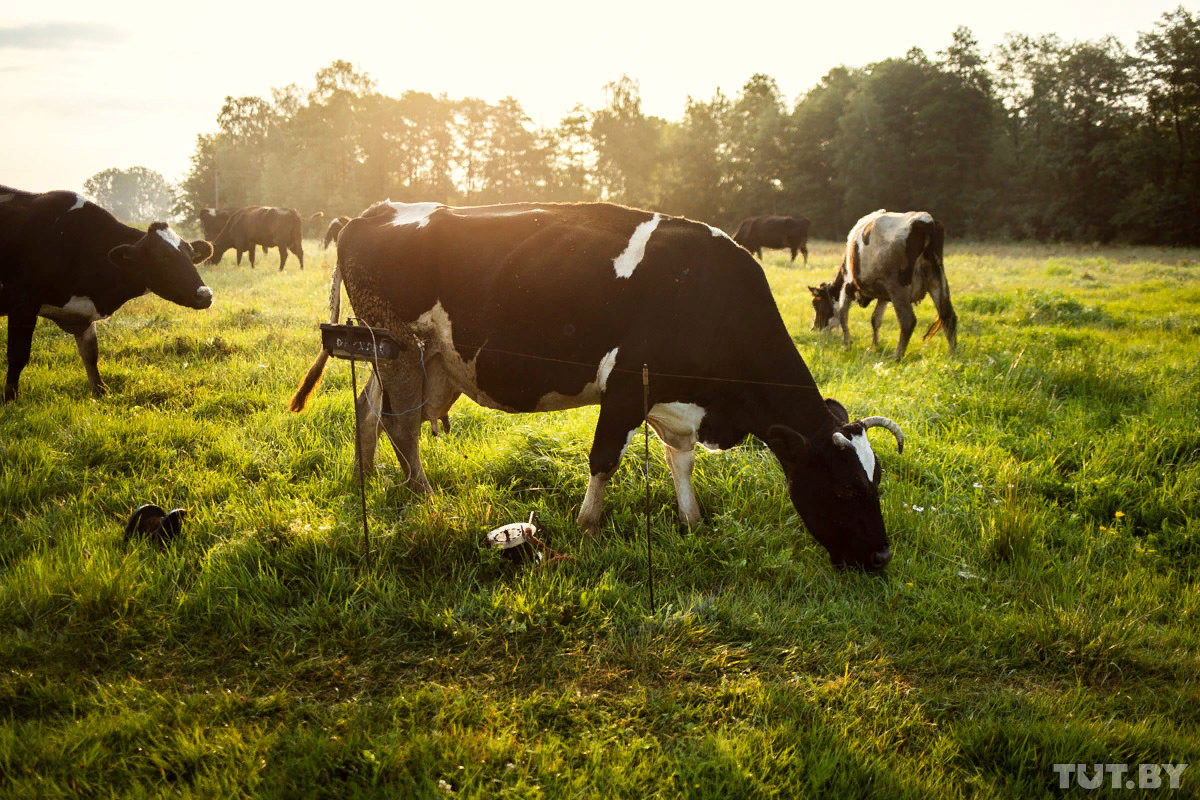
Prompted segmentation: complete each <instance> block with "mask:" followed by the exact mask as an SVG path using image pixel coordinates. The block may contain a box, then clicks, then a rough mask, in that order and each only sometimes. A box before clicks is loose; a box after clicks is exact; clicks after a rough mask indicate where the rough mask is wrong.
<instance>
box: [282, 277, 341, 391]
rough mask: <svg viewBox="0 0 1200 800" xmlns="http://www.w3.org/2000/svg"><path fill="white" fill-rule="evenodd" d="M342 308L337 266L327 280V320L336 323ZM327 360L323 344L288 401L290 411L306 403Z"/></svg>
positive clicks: (319, 380)
mask: <svg viewBox="0 0 1200 800" xmlns="http://www.w3.org/2000/svg"><path fill="white" fill-rule="evenodd" d="M341 310H342V273H341V271H340V270H339V269H338V268H337V267H334V268H333V276H332V277H331V278H330V280H329V321H330V322H331V323H333V324H336V323H337V321H338V317H339V316H340V315H341ZM328 362H329V351H328V350H326V349H325V347H324V346H322V347H321V352H319V353H317V359H316V361H314V362H313V365H312V366H311V367H309V368H308V372H307V373H306V374H305V375H304V380H303V381H301V382H300V386H299V388H297V389H296V393H295V394H294V395H292V399H291V401H289V402H288V408H290V409H291V410H292V411H296V412H300V411H303V410H304V407H305V406H306V405H308V397H309V395H311V394H312V393H313V391H314V390H315V389H316V388H317V384H319V383H320V382H321V377H322V376H323V375H324V374H325V365H326V364H327V363H328Z"/></svg>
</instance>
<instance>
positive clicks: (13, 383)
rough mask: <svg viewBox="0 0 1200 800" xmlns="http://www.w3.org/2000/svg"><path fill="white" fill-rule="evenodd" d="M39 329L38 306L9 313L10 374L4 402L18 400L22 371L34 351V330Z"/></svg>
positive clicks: (7, 378) (5, 383) (13, 309)
mask: <svg viewBox="0 0 1200 800" xmlns="http://www.w3.org/2000/svg"><path fill="white" fill-rule="evenodd" d="M36 327H37V306H27V307H23V308H18V307H10V308H9V311H8V373H7V374H6V375H5V378H4V401H5V402H9V401H11V400H16V399H17V384H18V383H19V382H20V380H21V370H23V369H25V365H26V364H28V363H29V353H30V351H31V350H32V349H33V329H34V328H36Z"/></svg>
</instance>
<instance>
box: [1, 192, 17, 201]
mask: <svg viewBox="0 0 1200 800" xmlns="http://www.w3.org/2000/svg"><path fill="white" fill-rule="evenodd" d="M14 197H16V195H15V194H12V193H9V194H0V203H7V202H8V201H9V200H12V199H13V198H14Z"/></svg>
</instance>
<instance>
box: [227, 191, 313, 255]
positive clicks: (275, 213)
mask: <svg viewBox="0 0 1200 800" xmlns="http://www.w3.org/2000/svg"><path fill="white" fill-rule="evenodd" d="M319 213H320V212H318V214H314V215H313V217H316V216H318V215H319ZM311 218H312V217H310V219H311ZM304 221H305V220H304V219H303V218H302V217H301V216H300V212H299V211H297V210H296V209H294V208H276V207H274V206H248V207H247V208H239V209H238V210H237V211H235V212H233V214H232V215H231V216H230V217H229V221H228V222H226V223H225V227H224V228H222V229H221V232H220V233H219V234H218V235H217V238H216V239H214V240H213V243H212V244H213V255H212V260H213V262H214V263H215V262H217V261H220V260H221V256H223V255H225V252H226V251H227V250H230V249H232V250H234V251H235V252H236V253H237V263H238V265H239V266H240V265H241V263H242V253H249V255H250V266H251V267H253V266H254V248H255V247H256V246H258V245H261V246H262V249H263V252H264V253H265V252H266V251H267V248H269V247H278V248H279V268H280V269H281V270H282V269H283V267H284V265H286V264H287V257H288V251H289V250H291V251H292V252H293V253H295V254H296V257H297V258H299V259H300V269H304V236H303V232H302V228H303V225H304Z"/></svg>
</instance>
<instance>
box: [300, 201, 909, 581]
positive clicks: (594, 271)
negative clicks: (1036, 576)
mask: <svg viewBox="0 0 1200 800" xmlns="http://www.w3.org/2000/svg"><path fill="white" fill-rule="evenodd" d="M338 271H339V272H340V274H341V278H342V280H344V281H345V284H346V290H347V293H348V294H349V297H350V301H351V303H352V304H353V306H354V310H355V313H356V314H357V315H358V317H359V318H360V319H361V320H363V321H364V322H366V323H367V324H369V325H372V326H378V327H382V328H387V329H389V330H391V331H393V332H394V333H396V334H398V335H399V336H400V337H401V338H409V339H413V338H415V339H416V340H419V341H420V342H421V343H422V347H417V346H415V345H410V346H409V347H408V349H407V350H406V353H407V356H406V357H405V358H402V359H401V360H397V361H387V362H382V363H381V364H380V365H379V366H380V378H381V381H382V384H383V390H384V392H385V394H386V397H387V400H388V406H389V407H388V409H385V410H387V411H390V412H391V415H389V416H385V417H384V419H383V425H384V427H385V428H386V429H387V431H388V433H389V434H390V437H391V439H392V440H393V442H394V444H395V446H396V447H397V450H398V451H399V452H400V453H401V456H402V457H401V459H400V461H401V465H402V467H403V468H404V469H405V471H406V472H407V473H408V476H409V485H410V486H411V487H412V488H413V489H415V490H417V491H420V492H428V491H430V488H429V483H428V481H427V479H426V477H425V474H424V471H423V470H422V468H421V461H420V453H419V451H418V447H417V442H418V434H419V432H420V426H421V422H422V420H423V419H429V418H436V417H437V416H438V415H439V413H440V412H441V411H442V410H443V409H444V408H446V407H447V406H445V405H444V404H445V403H446V402H447V401H448V400H449V401H451V402H452V398H453V397H454V396H456V393H457V392H462V393H464V394H466V395H467V396H468V397H470V398H471V399H472V400H474V401H476V402H477V403H479V404H481V405H484V406H487V407H489V408H497V409H502V410H505V411H509V412H532V411H554V410H558V409H566V408H574V407H577V406H584V405H592V404H597V403H598V404H599V405H600V415H599V420H598V422H597V424H596V433H595V437H594V440H593V442H592V450H591V456H590V459H589V462H590V467H591V480H590V481H589V483H588V488H587V493H586V495H585V497H584V499H583V503H582V506H581V508H580V511H579V523H580V525H581V526H582V527H583V528H585V529H589V530H595V529H596V528H597V527H598V526H599V524H600V519H601V513H602V511H603V506H604V491H605V486H606V484H607V483H608V480H609V477H610V476H611V475H612V474H613V472H614V471H615V470H616V468H617V465H618V463H619V462H620V459H621V456H622V454H623V453H624V451H625V449H626V447H627V446H628V445H629V443H630V441H631V439H632V438H633V435H634V431H635V430H636V429H637V428H638V427H639V425H640V424H641V421H642V416H643V406H642V403H643V397H642V389H643V386H642V366H643V365H647V367H648V368H649V375H650V378H649V422H650V425H651V426H652V427H653V428H654V430H655V432H656V433H657V434H658V436H659V438H661V439H662V441H663V443H664V445H665V449H666V457H667V463H668V465H669V467H670V469H671V474H672V477H673V478H674V482H675V490H676V494H677V497H678V500H679V516H680V518H681V519H682V520H683V521H684V522H686V523H688V524H693V523H696V522H698V521H699V520H700V507H699V505H698V504H697V502H696V498H695V495H694V493H693V491H692V482H691V474H692V468H693V465H694V463H695V452H694V446H695V445H696V444H697V443H700V444H702V445H704V446H705V447H706V448H709V449H727V448H730V447H733V446H734V445H736V444H738V443H739V442H741V441H742V440H743V439H745V438H746V436H747V435H753V436H756V437H758V438H759V439H761V440H763V441H764V442H766V444H767V445H768V446H769V447H770V448H771V450H772V451H773V452H774V453H775V455H776V456H777V457H778V459H779V462H780V464H781V465H782V467H783V470H784V474H785V475H786V477H787V482H788V489H789V492H790V494H791V498H792V502H793V504H794V505H795V507H796V510H797V511H798V512H799V514H800V517H801V518H802V519H803V520H804V523H805V525H806V526H807V527H808V530H809V531H810V532H811V533H812V534H813V536H815V537H816V539H817V541H818V542H820V543H821V544H822V545H823V546H824V547H825V548H826V550H828V552H829V554H830V556H831V558H832V560H833V562H834V563H835V564H837V565H839V566H843V565H852V566H858V567H862V568H864V569H867V570H878V569H880V568H882V567H883V566H884V565H885V564H886V563H887V562H888V559H890V558H891V550H890V549H889V546H888V539H887V534H886V532H885V530H884V523H883V515H882V513H881V512H880V507H879V479H880V465H879V460H878V459H877V458H876V457H875V454H874V453H873V452H872V450H871V445H870V444H869V443H868V441H867V436H866V431H867V429H868V428H870V427H872V426H876V425H878V426H883V427H886V428H887V429H888V430H890V431H892V433H893V434H894V435H895V436H896V439H897V443H898V445H901V446H902V445H903V436H902V434H901V433H900V429H899V427H898V426H897V425H896V424H895V423H893V422H891V421H890V420H886V419H883V418H882V417H869V418H867V419H864V420H858V421H854V422H851V421H850V419H849V417H848V415H847V414H846V412H845V410H844V409H843V408H842V406H841V405H839V404H837V402H836V401H833V400H828V401H827V400H825V399H824V398H822V397H821V394H820V392H819V391H818V390H817V387H816V385H815V383H814V382H813V378H812V375H811V374H810V373H809V370H808V367H807V365H805V363H804V360H803V359H802V358H801V357H800V354H799V353H798V352H797V351H796V347H795V345H794V344H793V343H792V339H791V336H790V335H789V334H788V331H787V328H786V327H785V326H784V323H783V319H782V318H781V317H780V314H779V310H778V309H777V308H776V306H775V301H774V299H773V297H772V296H771V290H770V287H769V286H768V285H767V280H766V277H765V275H764V274H763V271H762V268H761V267H760V266H759V265H758V263H757V262H756V261H755V260H754V258H753V257H751V256H750V255H749V254H748V253H747V252H746V251H745V250H743V249H742V248H741V247H739V246H737V245H736V244H734V243H733V241H732V240H730V239H729V237H728V236H726V235H725V234H724V233H722V232H721V231H719V230H717V229H715V228H712V227H709V226H707V225H703V224H701V223H697V222H692V221H690V220H686V219H682V218H678V217H668V216H664V215H661V214H654V213H650V212H647V211H639V210H635V209H632V208H624V207H621V206H615V205H607V204H577V205H576V204H545V205H534V204H528V203H523V204H515V205H502V206H485V207H478V208H449V207H446V206H442V205H439V204H436V203H420V204H400V203H379V204H377V205H374V206H372V207H371V208H369V209H367V211H365V212H364V213H363V215H362V216H360V217H357V218H355V219H352V220H351V221H350V222H349V224H347V225H346V227H345V228H344V229H343V230H342V233H341V236H340V237H339V239H338ZM335 280H336V278H335ZM326 355H327V354H326V353H325V352H324V351H322V353H321V354H320V355H319V356H318V358H317V362H316V363H315V364H314V365H313V368H312V369H310V370H309V373H308V375H307V376H306V377H305V379H304V381H303V382H302V384H301V385H300V387H299V388H298V389H297V391H296V395H295V396H294V397H293V398H292V403H291V406H292V409H293V410H296V411H299V410H301V409H302V408H303V406H304V403H305V402H306V400H307V397H308V395H309V394H310V393H311V392H312V389H313V388H314V387H315V385H316V383H317V381H318V380H319V379H320V374H321V370H322V368H323V366H324V362H325V358H326ZM414 409H416V411H413V413H406V412H408V411H410V410H414Z"/></svg>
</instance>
